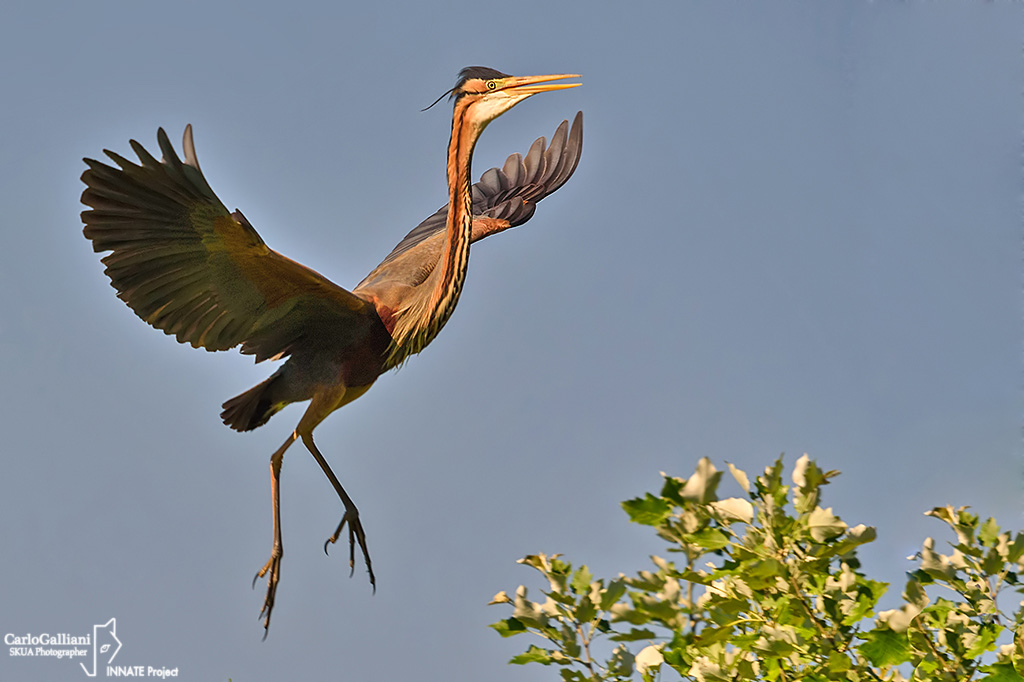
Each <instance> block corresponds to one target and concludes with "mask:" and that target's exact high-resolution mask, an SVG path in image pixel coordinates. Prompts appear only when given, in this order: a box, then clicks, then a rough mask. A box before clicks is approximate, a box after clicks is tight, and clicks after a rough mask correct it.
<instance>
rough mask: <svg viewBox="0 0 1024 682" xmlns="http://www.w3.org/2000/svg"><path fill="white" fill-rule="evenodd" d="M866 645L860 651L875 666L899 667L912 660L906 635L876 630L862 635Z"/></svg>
mask: <svg viewBox="0 0 1024 682" xmlns="http://www.w3.org/2000/svg"><path fill="white" fill-rule="evenodd" d="M861 637H863V638H864V643H863V644H861V645H860V646H859V647H858V651H860V653H861V654H863V655H864V657H865V658H867V659H868V661H870V662H871V663H872V664H873V665H878V666H888V665H899V664H901V663H906V662H907V661H909V660H910V641H909V640H908V639H907V635H906V634H905V633H900V632H895V631H894V630H890V629H889V628H876V629H874V630H871V631H869V632H866V633H864V634H863V635H861Z"/></svg>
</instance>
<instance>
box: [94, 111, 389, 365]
mask: <svg viewBox="0 0 1024 682" xmlns="http://www.w3.org/2000/svg"><path fill="white" fill-rule="evenodd" d="M157 140H158V142H159V145H160V150H161V152H162V153H163V159H162V160H160V161H157V160H156V159H155V158H154V157H153V156H151V155H150V154H149V152H147V151H146V150H145V149H144V148H143V147H142V145H141V144H139V143H138V142H136V141H135V140H132V141H131V146H132V149H133V150H134V151H135V153H136V154H137V155H138V157H139V161H140V164H135V163H132V162H131V161H128V160H127V159H125V158H123V157H121V156H119V155H118V154H115V153H113V152H110V151H106V152H105V153H106V155H107V156H109V157H110V158H111V159H112V160H113V161H114V163H116V164H117V167H116V168H115V167H113V166H108V165H106V164H104V163H101V162H99V161H95V160H92V159H85V163H86V164H87V165H88V166H89V169H88V170H87V171H85V173H84V174H83V175H82V181H83V182H84V183H85V184H86V189H85V191H84V192H83V193H82V203H83V204H85V205H86V206H89V207H90V208H91V210H87V211H84V212H83V213H82V221H83V222H84V223H85V230H84V233H85V236H86V238H87V239H90V240H91V241H92V245H93V249H94V250H95V251H97V252H104V251H110V252H111V253H110V254H108V255H106V256H105V257H104V258H103V259H102V261H103V263H104V265H106V271H105V272H106V274H107V276H108V277H110V283H111V284H112V285H113V287H114V288H115V289H116V290H117V295H118V297H119V298H121V299H122V300H123V301H124V302H125V303H127V304H128V306H129V307H130V308H131V309H132V310H134V311H135V313H136V314H137V315H138V316H139V317H140V318H142V319H143V320H145V321H146V322H148V323H149V324H151V325H153V326H154V327H156V328H157V329H161V330H163V331H164V333H166V334H170V335H174V336H175V337H176V338H177V340H178V341H179V342H181V343H190V344H192V346H194V347H196V348H200V347H201V348H205V349H207V350H210V351H215V350H226V349H228V348H231V347H233V346H236V345H238V344H242V349H241V350H242V352H243V353H247V354H251V355H255V356H256V360H257V362H258V361H260V360H264V359H267V358H277V357H282V356H284V355H288V354H290V353H291V352H293V351H294V350H295V349H296V348H298V347H300V346H301V345H303V344H313V343H316V338H321V339H322V338H325V336H329V337H330V338H332V341H333V344H337V345H340V346H344V345H345V344H346V342H347V341H348V342H354V341H356V340H358V339H359V338H361V336H362V335H363V334H365V333H366V330H367V329H369V327H368V326H367V324H373V323H374V321H376V324H380V323H379V319H378V318H377V315H376V312H375V310H374V308H373V306H372V305H371V304H370V303H368V302H367V301H365V300H363V299H362V298H360V297H358V296H356V295H354V294H352V293H351V292H348V291H346V290H345V289H342V288H341V287H339V286H337V285H336V284H334V283H333V282H331V281H330V280H328V279H327V278H325V277H323V276H322V275H320V274H319V273H317V272H315V271H313V270H311V269H309V268H307V267H305V266H303V265H300V264H298V263H296V262H295V261H292V260H289V259H288V258H285V257H284V256H282V255H281V254H279V253H277V252H276V251H274V250H272V249H270V248H269V247H267V245H266V244H265V243H264V242H263V240H262V239H261V238H260V236H259V234H257V233H256V230H254V229H253V227H252V225H250V224H249V221H247V220H246V219H245V217H244V216H243V215H242V214H241V213H239V212H237V211H236V212H235V213H233V214H232V213H228V210H227V208H225V207H224V204H222V203H221V201H220V199H218V198H217V195H215V194H214V193H213V190H212V189H210V186H209V184H207V182H206V179H205V178H204V177H203V173H202V171H201V170H200V168H199V162H198V160H197V159H196V153H195V147H194V145H193V143H192V127H191V126H188V127H186V128H185V136H184V142H183V145H184V151H185V161H184V162H182V161H181V160H180V159H179V158H178V156H177V154H176V153H175V151H174V148H173V147H172V146H171V143H170V141H169V140H168V139H167V135H166V133H164V131H163V129H162V128H161V129H160V130H159V131H158V132H157Z"/></svg>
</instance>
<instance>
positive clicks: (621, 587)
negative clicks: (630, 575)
mask: <svg viewBox="0 0 1024 682" xmlns="http://www.w3.org/2000/svg"><path fill="white" fill-rule="evenodd" d="M625 593H626V579H625V578H624V577H621V576H620V577H618V578H616V579H615V580H613V581H611V582H610V583H608V587H606V588H605V590H604V592H603V593H602V594H601V604H600V606H601V610H602V611H607V610H608V609H610V608H611V607H612V604H614V603H615V602H617V601H619V599H621V598H622V595H624V594H625Z"/></svg>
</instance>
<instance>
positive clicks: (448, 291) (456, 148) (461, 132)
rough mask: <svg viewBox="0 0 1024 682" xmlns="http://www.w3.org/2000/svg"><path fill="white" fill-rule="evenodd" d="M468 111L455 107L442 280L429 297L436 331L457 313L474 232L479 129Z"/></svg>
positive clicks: (440, 263)
mask: <svg viewBox="0 0 1024 682" xmlns="http://www.w3.org/2000/svg"><path fill="white" fill-rule="evenodd" d="M467 110H468V107H467V106H457V107H456V108H455V111H454V113H453V114H452V136H451V139H450V140H449V142H448V220H447V223H446V226H445V241H444V250H443V251H441V258H440V260H439V261H438V264H437V268H436V269H435V271H434V272H439V277H438V279H437V282H436V283H435V284H434V287H433V291H432V292H431V296H430V302H431V308H433V310H434V314H435V315H436V316H438V317H439V318H440V325H439V326H438V329H437V331H440V330H441V329H440V327H441V326H443V325H444V323H445V322H447V321H448V318H449V317H451V314H452V311H454V310H455V304H456V303H458V301H459V295H460V294H461V293H462V286H463V284H464V283H465V281H466V270H467V266H468V265H469V243H470V236H471V234H472V231H473V194H472V192H471V190H470V179H471V177H472V175H471V173H472V170H471V166H472V161H473V148H474V147H475V146H476V141H477V139H478V138H479V137H480V130H479V129H478V128H477V126H474V125H472V124H471V123H468V122H467V121H466V114H467ZM435 334H436V332H435ZM431 338H433V337H431Z"/></svg>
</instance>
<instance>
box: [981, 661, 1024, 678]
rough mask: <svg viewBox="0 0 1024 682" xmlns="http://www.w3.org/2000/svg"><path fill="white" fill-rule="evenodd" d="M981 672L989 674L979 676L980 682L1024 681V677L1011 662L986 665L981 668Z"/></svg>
mask: <svg viewBox="0 0 1024 682" xmlns="http://www.w3.org/2000/svg"><path fill="white" fill-rule="evenodd" d="M981 672H984V673H988V675H985V676H984V677H979V678H978V682H1024V677H1021V676H1020V674H1019V673H1017V671H1016V670H1014V669H1013V666H1012V665H1010V664H1009V663H993V664H992V665H986V666H983V667H982V668H981Z"/></svg>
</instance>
